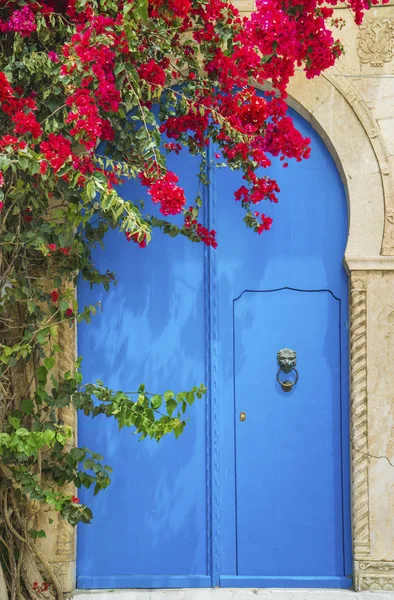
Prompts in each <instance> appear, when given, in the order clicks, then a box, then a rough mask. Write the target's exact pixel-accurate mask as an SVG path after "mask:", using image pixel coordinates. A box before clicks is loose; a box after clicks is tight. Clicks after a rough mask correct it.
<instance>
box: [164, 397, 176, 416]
mask: <svg viewBox="0 0 394 600" xmlns="http://www.w3.org/2000/svg"><path fill="white" fill-rule="evenodd" d="M177 406H178V404H177V401H176V400H174V399H172V398H170V399H169V400H167V401H166V407H167V413H168V414H169V416H170V417H171V416H172V413H173V412H174V410H175V409H176V407H177Z"/></svg>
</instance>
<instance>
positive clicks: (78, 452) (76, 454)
mask: <svg viewBox="0 0 394 600" xmlns="http://www.w3.org/2000/svg"><path fill="white" fill-rule="evenodd" d="M70 455H71V456H72V458H73V459H74V460H75V461H77V462H81V461H82V460H84V458H85V456H86V450H84V449H83V448H72V449H71V450H70Z"/></svg>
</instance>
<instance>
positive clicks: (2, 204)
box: [0, 200, 4, 212]
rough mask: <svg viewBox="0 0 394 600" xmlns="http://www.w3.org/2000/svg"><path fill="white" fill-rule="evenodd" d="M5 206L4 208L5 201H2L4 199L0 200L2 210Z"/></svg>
mask: <svg viewBox="0 0 394 600" xmlns="http://www.w3.org/2000/svg"><path fill="white" fill-rule="evenodd" d="M3 208H4V202H2V201H1V200H0V212H1V211H2V210H3Z"/></svg>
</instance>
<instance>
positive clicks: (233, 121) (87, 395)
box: [0, 0, 377, 600]
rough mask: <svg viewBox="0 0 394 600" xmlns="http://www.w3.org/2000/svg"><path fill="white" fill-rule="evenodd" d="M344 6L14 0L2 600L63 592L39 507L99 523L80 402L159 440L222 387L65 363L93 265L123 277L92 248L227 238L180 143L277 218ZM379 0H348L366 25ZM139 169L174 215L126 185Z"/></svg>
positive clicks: (0, 490)
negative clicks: (166, 385)
mask: <svg viewBox="0 0 394 600" xmlns="http://www.w3.org/2000/svg"><path fill="white" fill-rule="evenodd" d="M337 3H338V0H329V1H328V3H327V2H323V0H302V2H300V0H257V2H256V10H255V11H254V12H253V13H252V15H251V16H250V17H248V18H246V17H241V16H240V15H239V13H238V11H237V9H236V8H235V7H234V6H233V5H232V4H231V3H230V2H228V1H227V0H123V1H122V0H116V1H115V0H39V1H37V2H35V1H28V0H0V111H1V119H0V331H1V336H0V370H1V382H0V400H1V404H0V457H1V462H0V473H1V481H0V515H1V519H0V597H1V598H2V599H3V598H9V599H10V600H16V599H17V600H28V599H34V598H37V597H50V596H55V597H57V598H58V599H60V598H61V597H62V588H61V582H59V581H58V579H57V577H56V574H55V573H54V572H53V570H52V568H51V566H50V564H49V563H48V561H47V559H46V557H45V556H44V555H43V553H42V552H41V551H40V549H39V548H40V547H39V544H38V543H37V539H38V538H41V537H45V535H46V531H45V529H43V528H38V527H37V522H38V521H37V514H38V511H39V510H40V509H42V508H43V507H47V508H48V507H49V508H51V510H56V511H58V513H59V514H60V518H62V519H65V520H66V521H68V522H69V523H70V524H71V525H76V524H77V523H79V522H82V523H88V522H90V520H91V518H92V513H91V510H90V508H89V507H88V506H85V505H84V504H82V503H80V501H79V499H78V497H77V494H76V492H75V489H76V488H77V489H78V488H80V487H81V486H84V487H87V488H89V487H92V486H93V487H94V492H95V493H97V492H99V491H101V490H102V489H104V488H105V487H107V486H108V485H109V483H110V477H111V468H110V467H109V466H107V465H106V464H105V461H104V459H103V457H102V456H100V455H99V454H97V453H96V452H95V451H94V450H90V449H87V448H78V447H74V446H75V444H74V441H75V440H74V431H73V429H72V427H71V426H70V425H69V424H67V419H66V418H65V415H66V414H67V411H70V410H78V411H81V412H82V413H84V415H85V416H86V418H92V417H96V416H97V415H104V416H106V417H109V418H112V419H115V420H116V421H117V422H118V424H119V427H120V428H122V427H130V428H132V430H133V431H135V432H137V433H138V434H139V435H140V436H141V437H142V438H144V437H151V438H154V439H155V440H157V441H159V440H160V439H161V438H162V437H163V436H164V435H167V434H170V433H174V434H175V435H176V436H178V435H180V434H181V433H182V431H183V429H184V427H185V424H186V420H185V415H187V408H188V406H190V405H191V404H193V402H194V401H195V399H196V397H198V398H201V397H202V396H203V394H204V393H205V392H206V389H205V387H204V385H200V386H196V387H192V388H191V389H190V390H186V391H180V392H179V391H178V392H177V393H174V392H172V391H166V392H164V393H163V392H162V391H161V390H157V392H158V393H157V394H150V393H148V392H147V391H146V389H145V386H144V385H143V384H141V386H140V388H139V389H138V390H136V391H135V393H131V394H127V393H124V392H122V391H119V390H111V389H109V388H108V387H106V385H105V382H85V381H83V379H82V375H81V371H80V361H78V362H77V363H76V364H73V363H72V361H71V364H70V361H68V362H67V360H65V353H66V347H65V346H66V344H65V340H66V339H68V340H70V339H72V336H73V332H74V331H75V327H76V323H77V322H80V321H83V320H85V321H90V320H91V318H92V317H94V314H95V312H96V308H97V307H96V306H94V305H91V306H78V305H77V302H76V299H75V285H76V283H77V278H78V277H81V278H83V279H84V280H87V281H88V282H90V284H91V285H103V286H104V287H105V288H106V289H109V287H110V286H112V285H115V283H116V275H115V274H114V273H112V272H110V271H107V272H105V273H101V272H99V271H98V270H97V269H96V268H95V266H94V264H93V263H92V261H91V251H92V248H94V247H95V246H96V245H97V244H103V241H105V234H106V232H107V231H108V230H109V229H118V230H119V231H120V232H122V234H123V235H125V236H126V238H127V240H129V241H130V243H132V244H134V243H135V244H138V245H139V246H140V247H141V249H143V248H144V247H145V246H146V245H147V244H148V243H149V241H150V239H151V235H152V230H154V229H155V228H156V229H160V230H162V231H163V232H164V233H165V234H169V235H170V236H176V235H183V236H185V237H187V238H188V239H189V240H190V241H191V242H195V243H204V244H206V245H207V246H211V247H212V248H216V246H217V243H216V239H215V231H209V230H208V229H207V228H206V227H205V225H204V223H203V222H201V221H200V220H199V210H200V208H201V205H202V200H201V198H186V196H185V193H184V190H183V189H182V188H181V187H180V186H179V185H178V183H179V181H178V175H177V174H176V173H174V172H172V171H170V170H169V169H168V168H167V156H168V154H170V153H176V154H178V153H182V152H190V153H192V154H194V155H200V157H201V160H202V166H204V164H205V163H206V161H207V146H208V145H209V144H214V146H215V149H216V156H217V157H221V158H222V160H223V163H224V164H225V165H226V166H227V168H231V169H240V170H241V171H242V173H243V178H244V185H242V186H241V187H240V188H239V189H238V190H236V192H235V198H234V200H235V201H237V202H239V203H240V204H241V205H242V207H243V209H244V220H245V224H246V226H247V227H250V228H252V229H253V230H254V231H255V232H256V233H257V234H261V233H262V232H263V231H266V230H269V229H270V227H271V224H272V218H271V217H270V216H268V215H267V214H266V211H267V212H270V211H269V208H266V209H264V212H263V211H262V209H261V208H260V205H261V203H262V202H265V203H266V206H268V207H269V203H270V202H274V203H275V202H277V201H278V192H279V188H278V185H277V183H276V182H275V181H273V180H272V179H270V178H269V176H267V175H265V174H264V171H262V168H263V169H264V168H267V167H269V165H270V156H278V157H279V158H280V160H282V161H283V167H286V166H287V161H288V160H289V159H295V160H297V161H300V160H302V159H305V158H308V156H309V152H310V149H309V139H308V138H304V137H303V136H302V135H301V134H300V133H299V132H298V131H297V130H296V129H295V128H294V126H293V123H292V120H291V118H290V117H288V116H287V114H286V109H287V107H286V87H287V84H288V82H289V80H290V78H291V77H292V76H293V75H294V70H295V67H298V68H301V67H302V68H303V69H304V70H305V73H306V76H307V77H308V78H311V77H314V76H316V75H319V74H320V73H321V72H322V71H323V70H324V69H326V68H328V67H330V66H332V65H333V64H334V63H335V61H336V59H337V58H338V57H339V56H340V54H341V53H342V48H341V45H340V43H339V41H338V40H336V39H335V36H334V35H333V33H332V30H333V29H335V27H340V26H341V20H340V19H334V18H333V9H332V8H330V7H329V6H327V4H329V5H332V6H335V5H336V4H337ZM371 3H372V4H375V3H377V0H372V2H371V0H368V1H367V0H350V2H349V5H350V7H351V8H352V10H353V12H354V16H355V20H356V22H357V23H360V22H361V20H362V15H363V11H364V10H365V9H367V8H369V5H370V4H371ZM251 82H255V83H257V84H259V85H260V86H265V88H264V89H266V92H265V94H263V95H258V94H257V93H256V91H255V88H254V87H253V86H252V85H251ZM267 82H269V87H267ZM99 144H101V145H100V148H99V150H97V148H98V146H99ZM204 172H205V170H204V168H202V169H201V175H200V177H201V178H202V180H203V181H204V175H203V173H204ZM130 178H135V179H137V178H138V179H139V180H140V182H141V184H142V185H143V186H145V187H146V188H147V192H148V195H149V197H150V199H151V202H152V203H153V204H157V205H158V206H159V209H160V214H161V216H160V218H158V217H157V216H153V215H152V214H150V206H148V203H145V205H143V204H142V203H141V202H140V199H139V198H135V197H131V198H128V197H121V196H120V195H119V192H118V185H119V184H121V183H122V182H123V181H125V180H127V179H130ZM267 201H268V202H267ZM178 214H181V215H183V222H182V224H180V225H179V224H178V225H176V224H175V223H174V222H172V221H171V217H172V216H173V215H178ZM177 222H178V221H177ZM141 252H143V250H141ZM65 365H66V367H65ZM192 383H195V382H192ZM40 522H42V520H41V521H40Z"/></svg>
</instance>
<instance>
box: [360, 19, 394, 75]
mask: <svg viewBox="0 0 394 600" xmlns="http://www.w3.org/2000/svg"><path fill="white" fill-rule="evenodd" d="M357 52H358V55H359V57H360V61H361V63H363V64H370V65H371V67H382V66H383V63H385V62H390V61H391V60H392V58H393V56H394V19H370V20H369V21H365V22H364V23H363V24H362V25H361V26H360V29H359V33H358V38H357Z"/></svg>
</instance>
